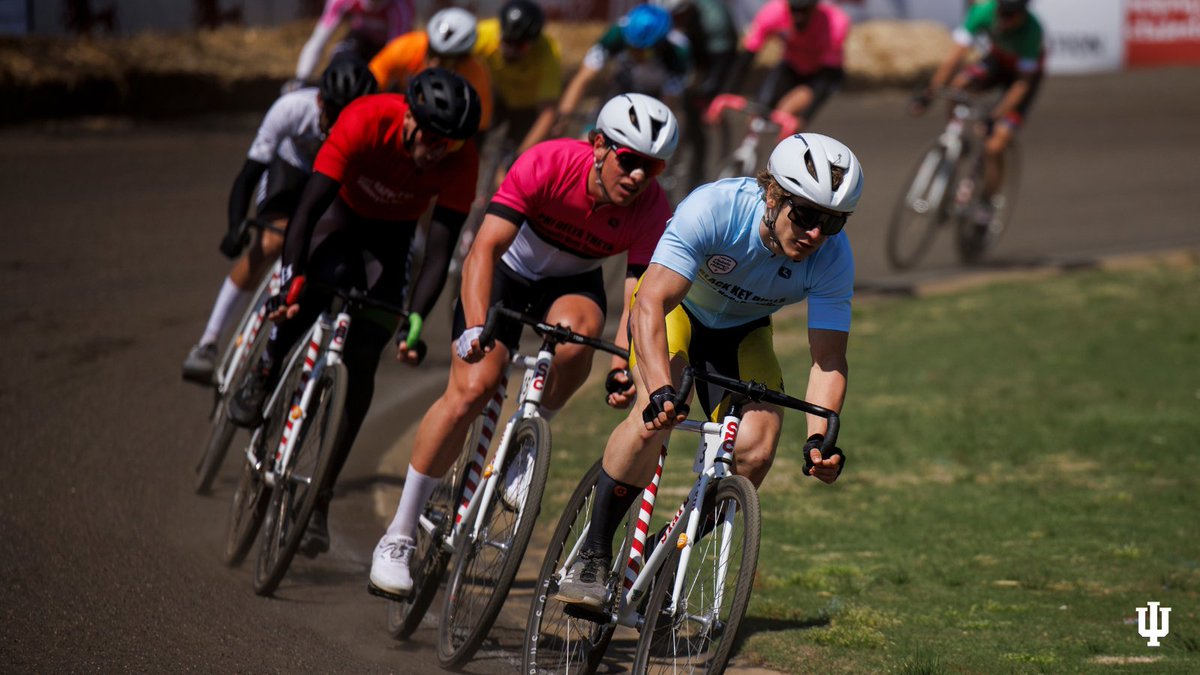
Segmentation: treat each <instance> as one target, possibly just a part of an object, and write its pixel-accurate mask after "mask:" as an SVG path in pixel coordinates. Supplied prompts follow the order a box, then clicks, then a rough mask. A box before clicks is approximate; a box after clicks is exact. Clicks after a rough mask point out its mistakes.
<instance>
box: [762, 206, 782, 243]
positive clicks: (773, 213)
mask: <svg viewBox="0 0 1200 675" xmlns="http://www.w3.org/2000/svg"><path fill="white" fill-rule="evenodd" d="M777 218H779V207H775V208H771V207H770V206H768V207H767V210H766V211H765V212H763V218H762V222H763V225H766V226H767V241H769V242H770V243H771V245H772V246H773V247H775V248H776V249H779V252H780V253H783V244H782V243H780V241H779V237H777V236H775V220H776V219H777ZM771 253H772V254H774V251H772V252H771Z"/></svg>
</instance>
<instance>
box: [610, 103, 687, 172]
mask: <svg viewBox="0 0 1200 675" xmlns="http://www.w3.org/2000/svg"><path fill="white" fill-rule="evenodd" d="M596 130H597V131H599V132H601V133H603V134H604V135H605V136H607V137H608V139H609V140H610V141H613V142H614V143H619V144H621V145H623V146H625V147H627V148H629V149H630V150H633V151H634V152H637V153H639V154H642V155H646V156H647V157H653V158H655V159H664V160H665V159H669V158H670V157H671V154H672V153H674V152H675V147H676V146H678V145H679V122H678V121H677V120H676V119H675V114H674V113H672V112H671V109H670V108H668V107H667V105H666V104H665V103H663V102H662V101H660V100H658V99H656V98H654V97H653V96H646V95H645V94H618V95H616V96H614V97H612V98H611V99H609V101H608V103H605V104H604V107H603V108H601V109H600V115H599V117H597V118H596Z"/></svg>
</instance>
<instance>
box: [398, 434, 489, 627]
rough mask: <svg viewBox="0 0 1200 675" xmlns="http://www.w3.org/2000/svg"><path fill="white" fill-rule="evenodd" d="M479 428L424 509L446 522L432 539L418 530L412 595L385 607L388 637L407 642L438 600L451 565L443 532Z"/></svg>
mask: <svg viewBox="0 0 1200 675" xmlns="http://www.w3.org/2000/svg"><path fill="white" fill-rule="evenodd" d="M481 428H482V418H476V420H475V422H474V423H473V424H472V425H471V430H470V431H468V432H467V439H466V441H464V442H463V451H462V452H461V453H459V456H458V461H457V462H455V464H454V467H453V468H452V469H451V470H450V473H448V474H446V475H445V476H444V477H443V478H442V483H441V484H440V485H439V486H438V487H437V488H436V489H435V490H434V494H433V496H431V497H430V499H429V503H428V504H427V505H426V507H425V514H426V516H430V515H433V513H432V512H435V511H436V510H438V509H444V510H445V513H444V516H443V517H444V518H445V520H443V521H442V523H441V524H439V527H438V529H436V530H434V532H433V535H434V536H430V534H429V533H427V532H425V530H424V529H423V528H421V527H420V526H418V527H417V550H416V551H415V552H414V553H413V560H414V561H417V565H414V567H413V570H414V574H413V588H412V594H411V595H410V596H409V597H408V598H407V599H405V600H391V601H389V602H388V603H387V605H388V607H387V612H388V614H387V620H388V634H389V635H391V636H392V638H394V639H396V640H407V639H408V637H409V636H410V635H412V634H413V632H415V631H416V630H417V628H418V627H420V625H421V620H422V619H424V618H425V613H426V612H428V611H429V606H430V605H431V604H433V599H434V598H435V597H437V592H438V588H439V587H440V586H441V582H442V577H443V576H445V574H446V564H447V563H449V562H450V553H449V552H448V551H446V550H445V549H444V548H443V547H442V537H443V536H444V532H445V530H446V529H448V528H449V527H451V526H452V525H453V523H451V522H450V521H449V519H450V518H452V517H453V514H454V512H455V510H456V509H457V508H458V504H459V501H460V500H461V498H462V494H463V488H464V486H465V485H466V468H467V464H468V463H469V462H470V461H471V456H472V454H473V453H472V451H473V450H474V447H473V446H474V445H475V444H476V443H478V442H479V433H480V429H481ZM481 468H482V467H481ZM443 488H445V490H446V492H445V494H446V499H445V500H444V501H445V503H441V502H442V500H440V499H439V494H438V493H439V491H442V490H443Z"/></svg>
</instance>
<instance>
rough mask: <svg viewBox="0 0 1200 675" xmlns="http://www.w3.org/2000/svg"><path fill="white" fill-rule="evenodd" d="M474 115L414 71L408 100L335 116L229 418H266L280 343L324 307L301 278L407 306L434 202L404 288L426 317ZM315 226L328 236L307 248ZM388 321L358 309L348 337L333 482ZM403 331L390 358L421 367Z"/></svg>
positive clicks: (365, 102) (473, 165)
mask: <svg viewBox="0 0 1200 675" xmlns="http://www.w3.org/2000/svg"><path fill="white" fill-rule="evenodd" d="M479 114H480V113H479V95H478V94H477V93H476V92H475V90H474V89H473V88H472V87H471V85H470V84H468V83H467V81H466V80H464V79H463V78H461V77H459V76H458V75H456V74H454V73H452V72H450V71H448V70H445V69H442V68H431V69H429V70H426V71H424V72H422V73H420V74H419V75H417V76H416V77H415V78H413V79H412V80H411V81H410V82H409V86H408V94H407V96H400V95H398V94H376V95H374V96H365V97H363V98H360V99H358V100H357V101H355V102H354V103H352V104H350V105H349V106H347V107H346V109H345V110H344V111H342V114H341V117H340V118H339V119H338V123H337V124H336V125H334V127H333V129H332V131H331V132H330V135H329V138H328V139H327V140H326V141H325V144H324V145H323V146H322V148H321V151H320V153H319V154H318V155H317V159H316V162H315V164H314V167H313V169H314V171H313V176H312V178H311V179H309V182H308V185H307V186H305V189H304V193H303V195H302V196H301V198H300V205H299V207H298V208H297V210H296V214H295V215H294V216H293V217H292V221H291V223H290V224H289V226H288V232H287V239H286V241H285V243H284V248H283V262H284V266H283V276H282V284H281V286H282V290H281V292H280V295H277V296H275V297H274V298H272V300H271V302H272V304H273V305H274V306H275V308H276V309H274V311H273V312H272V314H271V318H272V319H274V320H276V321H278V322H279V323H278V325H277V326H276V327H275V329H274V330H273V331H272V334H271V339H270V342H269V343H268V345H267V349H266V353H265V354H264V356H263V362H262V364H261V367H260V368H259V369H257V371H256V372H255V373H253V374H252V376H251V377H250V378H249V379H248V381H247V383H246V384H245V385H244V386H243V387H242V388H241V389H240V390H239V391H238V392H237V394H236V395H235V396H234V397H233V399H232V400H231V401H230V405H229V417H230V419H232V420H233V421H234V422H235V423H237V424H239V425H241V426H247V427H253V426H256V425H257V424H258V423H260V422H261V421H262V408H263V404H264V402H265V399H266V397H267V396H268V395H269V393H270V392H271V390H272V389H273V388H274V386H275V383H276V382H277V380H278V377H279V371H280V370H281V368H282V365H283V362H284V360H285V356H286V355H287V353H288V350H289V349H290V348H291V346H292V345H293V344H294V343H295V342H296V340H298V339H299V338H300V337H301V336H302V335H303V334H304V332H305V330H307V328H308V327H309V326H310V325H312V322H313V321H314V320H315V319H316V317H317V315H318V314H319V313H320V311H321V309H322V308H323V307H326V306H328V298H327V297H324V296H323V294H322V293H321V292H320V291H319V290H318V289H317V288H316V287H314V288H311V289H308V290H306V289H305V280H306V278H311V279H312V280H313V281H319V282H321V285H333V284H337V285H351V286H354V287H358V288H367V289H368V290H367V295H368V297H371V298H375V299H378V300H381V301H384V302H388V303H392V304H400V303H401V302H403V301H404V298H405V295H406V293H405V291H406V287H407V285H408V269H407V267H408V255H409V246H410V243H411V241H412V237H413V232H414V231H415V229H416V225H417V219H418V218H419V217H420V216H421V214H422V213H423V212H424V211H425V210H426V209H427V208H428V207H429V205H430V204H431V203H436V205H435V207H434V209H433V221H432V223H431V224H430V229H429V236H428V238H427V240H426V241H427V244H426V246H427V248H426V251H425V262H424V264H423V265H422V267H421V273H420V276H419V277H418V278H417V280H416V282H415V283H414V284H413V289H412V292H411V293H409V294H408V295H409V296H410V301H409V305H408V306H409V307H410V308H411V311H412V312H413V313H415V314H417V315H420V316H425V315H427V314H428V313H429V311H430V310H431V309H432V308H433V305H434V303H435V302H436V301H437V298H438V295H439V294H440V293H441V289H442V287H443V286H444V285H445V282H446V268H447V265H448V264H449V262H450V256H451V254H452V253H453V250H454V243H455V241H456V240H457V239H458V233H459V230H460V229H461V227H462V224H463V221H464V220H465V219H466V217H467V212H468V210H469V209H470V207H471V202H472V201H473V200H474V198H475V182H476V179H477V177H478V172H479V155H478V153H477V151H476V148H475V144H474V142H473V141H471V140H470V138H471V137H472V136H473V135H475V133H476V131H478V128H479ZM318 229H319V230H320V231H321V232H322V234H324V235H325V236H324V238H323V239H322V240H321V241H320V243H319V244H317V245H316V247H315V248H313V249H312V251H311V254H310V250H309V249H310V247H311V246H312V243H313V233H314V231H317V230H318ZM326 233H327V234H326ZM368 259H373V260H374V261H376V262H377V263H378V264H379V267H380V268H381V269H380V270H379V271H378V274H375V272H374V268H375V265H371V269H370V270H369V269H368V264H367V262H368ZM385 323H387V324H389V325H384V324H385ZM395 323H396V322H395V321H394V320H391V321H381V320H380V319H378V318H377V317H375V316H372V315H366V316H363V317H362V320H360V321H356V322H355V323H354V327H353V330H351V332H350V335H349V336H348V337H347V339H346V347H345V355H344V356H345V363H346V367H347V370H348V372H349V387H348V392H347V396H346V427H345V433H344V435H343V437H342V438H341V439H340V440H339V443H338V447H337V448H336V449H335V451H334V458H333V474H332V478H331V481H330V485H333V484H334V482H335V481H336V480H337V475H338V474H339V473H340V471H341V469H342V466H343V464H344V463H345V460H346V456H347V455H348V453H349V450H350V447H351V446H352V444H353V442H354V437H355V436H356V435H357V433H358V429H359V427H360V426H361V425H362V421H363V419H364V418H365V417H366V413H367V408H369V407H370V404H371V397H372V394H373V392H374V381H375V368H376V367H377V366H378V364H379V353H380V352H381V351H382V350H383V348H384V346H385V345H386V344H387V341H388V339H389V338H390V337H391V335H392V334H393V332H394V331H395V329H396V325H395ZM401 335H402V337H401V340H400V341H399V351H398V352H397V358H398V359H400V360H402V361H404V362H406V363H407V364H409V365H417V364H418V363H420V361H421V359H422V357H423V355H424V345H422V344H413V345H410V344H407V342H406V341H405V338H404V337H403V336H406V335H407V331H406V330H405V331H403V332H402V333H401ZM329 496H330V495H322V498H321V499H320V500H319V502H318V504H317V508H316V510H315V511H314V512H313V519H312V521H311V522H310V524H309V528H308V531H307V532H306V533H305V538H304V540H302V542H301V550H302V551H303V552H305V553H306V554H307V555H310V556H311V555H316V554H317V553H320V552H323V551H326V550H328V549H329V531H328V525H327V523H326V515H327V512H328V504H329Z"/></svg>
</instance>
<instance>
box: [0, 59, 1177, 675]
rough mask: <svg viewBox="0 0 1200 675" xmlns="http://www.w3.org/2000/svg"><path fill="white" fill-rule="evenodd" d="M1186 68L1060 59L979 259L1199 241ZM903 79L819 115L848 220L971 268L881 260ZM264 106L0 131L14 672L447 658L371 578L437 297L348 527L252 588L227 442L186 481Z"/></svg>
mask: <svg viewBox="0 0 1200 675" xmlns="http://www.w3.org/2000/svg"><path fill="white" fill-rule="evenodd" d="M1197 91H1200V70H1196V69H1168V70H1156V71H1141V72H1133V73H1126V74H1120V75H1105V76H1092V77H1080V78H1057V79H1051V80H1049V81H1047V82H1046V83H1045V86H1044V88H1043V90H1042V93H1041V98H1040V100H1039V102H1038V105H1037V107H1036V108H1035V110H1034V114H1033V117H1032V120H1031V121H1030V123H1029V125H1028V129H1027V130H1026V132H1025V133H1024V134H1023V136H1022V144H1023V149H1024V164H1023V171H1024V177H1023V182H1022V197H1021V200H1020V204H1019V206H1018V208H1017V216H1016V223H1015V225H1014V227H1013V229H1012V230H1011V231H1010V232H1009V234H1008V235H1006V238H1005V239H1004V240H1003V241H1002V242H1001V245H1000V247H999V250H998V251H996V254H995V256H994V257H993V259H992V261H991V262H990V263H989V264H990V265H991V266H994V267H996V268H1001V269H1005V268H1014V267H1016V268H1022V267H1027V266H1040V265H1046V264H1078V263H1081V262H1086V261H1088V260H1091V259H1094V258H1096V257H1098V256H1104V255H1110V254H1119V253H1129V252H1140V251H1157V250H1163V249H1179V248H1189V249H1195V248H1197V247H1200V227H1197V219H1196V215H1195V208H1196V189H1197V179H1198V177H1200V153H1198V152H1197V148H1200V124H1197V122H1196V121H1197V120H1200V97H1197V95H1196V92H1197ZM905 98H906V96H905V94H904V93H903V92H886V93H855V92H850V93H846V94H843V95H841V96H840V97H839V98H836V99H835V100H834V101H833V102H832V103H831V104H830V105H829V106H828V108H827V109H826V110H825V111H824V112H823V114H822V115H821V117H820V118H819V119H818V121H817V124H816V126H815V127H814V130H818V131H822V132H824V133H828V134H830V135H833V136H835V137H837V138H840V139H841V140H843V141H845V142H846V143H847V144H848V145H849V146H850V147H851V148H852V149H854V150H855V151H856V153H857V154H858V155H859V157H860V158H861V160H862V162H863V164H864V167H865V170H866V176H867V184H866V197H865V199H864V201H863V204H862V206H861V208H860V210H859V212H858V213H857V214H856V215H855V216H854V217H853V218H852V219H851V221H850V224H849V226H848V228H847V230H848V232H849V233H850V236H851V239H852V241H853V243H854V247H855V253H856V258H857V264H858V277H859V280H860V283H861V284H863V286H864V287H866V288H871V287H876V288H878V287H884V288H904V287H905V286H907V285H909V284H912V283H918V282H922V281H925V280H928V279H937V278H945V277H949V276H953V275H955V274H958V273H959V271H960V269H959V268H958V267H957V265H956V263H955V260H954V257H953V254H952V252H951V247H950V242H949V240H948V238H946V239H943V240H939V241H938V242H937V244H936V245H935V250H934V251H932V253H931V255H930V256H929V258H928V259H927V260H926V262H925V263H924V265H923V266H922V267H920V268H919V269H918V270H917V271H915V272H912V273H909V274H906V275H903V276H897V275H891V274H889V272H888V270H887V269H886V266H885V262H884V255H883V239H882V235H883V228H884V226H885V224H886V221H887V217H888V214H889V213H890V209H891V207H892V204H893V202H894V201H895V199H896V196H897V194H898V192H899V190H900V189H901V183H902V181H903V180H905V178H906V177H907V175H908V172H909V170H910V168H911V166H912V165H913V163H914V162H915V161H916V159H917V155H918V153H919V152H920V150H921V149H922V148H923V147H924V146H925V145H926V144H927V143H928V142H929V141H930V140H932V139H933V138H934V136H935V135H936V133H937V131H938V129H939V127H940V121H939V119H938V117H939V116H938V115H933V114H931V115H929V116H927V117H925V118H923V119H920V120H913V119H908V118H906V117H904V116H903V112H902V110H903V104H904V101H905ZM257 121H258V120H257V117H256V116H235V117H220V118H214V117H206V118H199V119H188V120H176V121H170V122H155V123H128V122H121V121H112V120H100V121H84V122H70V123H61V124H55V125H36V126H27V127H21V128H10V129H5V130H0V157H2V158H3V159H2V161H0V194H2V195H3V199H2V204H3V207H2V209H3V210H2V212H0V213H2V215H0V221H2V223H3V225H2V226H0V237H2V240H3V245H2V246H0V283H2V287H3V288H4V292H3V295H2V296H0V309H2V310H3V311H2V313H0V316H3V317H4V323H3V325H2V327H0V350H2V353H3V354H4V355H5V357H6V366H5V368H4V374H3V379H2V380H0V428H2V429H3V432H4V437H5V438H7V439H8V442H6V443H4V444H3V446H2V447H0V462H2V464H0V466H3V473H2V474H0V475H2V476H3V480H2V488H0V581H2V582H3V588H4V589H5V595H6V597H5V599H4V601H3V602H2V603H0V606H2V607H3V609H2V610H0V612H2V616H3V618H2V624H0V626H2V627H0V663H2V664H4V665H3V669H4V670H6V671H12V672H58V671H92V670H102V671H117V670H120V671H133V672H164V671H181V670H189V671H202V672H234V671H238V672H247V671H249V672H274V671H305V672H334V671H341V672H385V671H393V672H429V671H433V670H435V669H436V659H435V657H434V650H433V640H434V639H435V633H434V631H433V630H430V629H423V630H422V631H420V632H419V633H418V634H417V635H416V637H415V640H414V641H412V642H410V643H407V644H400V643H396V642H394V641H392V640H391V639H389V637H388V635H387V632H386V625H385V615H384V604H383V602H382V601H380V600H378V599H377V598H374V597H371V596H368V595H367V593H366V592H365V588H364V587H365V583H366V575H367V569H368V566H369V561H370V553H371V550H372V548H373V546H374V544H375V541H376V540H377V538H378V537H379V535H380V534H381V533H382V530H383V528H384V526H385V523H384V522H383V520H382V518H381V517H380V516H379V515H377V512H376V508H375V504H374V500H373V494H374V492H375V488H377V487H378V486H381V485H397V484H399V483H400V480H401V479H400V477H399V476H397V475H393V474H390V473H385V474H381V473H380V471H379V469H378V467H379V466H380V458H381V455H382V454H383V453H384V452H385V451H386V450H387V449H388V448H389V447H390V446H391V445H392V442H393V441H394V440H395V439H396V438H397V437H398V436H399V435H400V434H401V433H402V432H403V430H404V429H405V428H406V427H407V426H408V424H409V423H410V422H412V421H413V418H414V415H416V414H419V413H420V412H422V411H423V409H424V406H425V401H428V400H430V393H431V392H434V393H436V390H437V389H438V387H439V386H440V385H441V383H442V381H443V379H442V378H443V377H444V368H445V364H446V363H447V358H448V357H447V350H446V349H445V348H444V347H443V346H442V345H445V343H446V340H447V337H446V332H447V331H446V321H445V318H444V316H445V312H444V308H445V306H446V304H447V300H448V299H447V298H446V297H445V296H443V301H442V303H441V307H442V309H443V312H442V315H441V316H442V318H441V319H436V318H435V319H433V320H431V322H430V325H431V332H432V344H433V345H434V349H433V350H432V352H433V353H432V355H431V358H430V360H429V361H430V362H429V364H428V366H427V367H424V368H422V369H421V370H420V371H410V370H408V369H407V368H405V367H403V366H399V365H397V364H394V363H390V362H387V363H384V364H383V365H381V367H380V376H379V377H380V386H379V388H378V389H377V400H376V404H377V405H376V407H375V408H374V409H373V411H372V414H371V417H370V418H369V421H368V426H367V428H366V429H365V431H364V434H363V435H362V437H361V438H360V442H359V444H358V447H357V448H356V450H355V453H354V456H353V457H352V459H351V463H350V465H349V466H348V468H347V470H346V472H345V473H344V474H343V483H342V485H341V489H340V491H339V498H338V499H337V500H336V501H335V502H334V506H333V511H332V516H331V528H332V530H333V547H334V548H333V551H332V552H331V553H330V554H328V555H325V556H322V557H320V558H318V559H316V560H314V561H309V560H306V559H302V558H297V560H296V562H295V563H294V564H293V566H292V570H291V573H290V574H289V576H288V577H287V579H285V581H284V583H283V585H282V586H281V588H280V590H279V591H278V593H277V597H276V598H274V599H262V598H258V597H256V596H255V595H254V594H253V592H252V590H251V583H250V573H249V571H248V566H247V567H243V568H241V569H228V568H226V567H225V566H224V565H223V564H222V563H221V558H220V551H221V547H222V542H223V537H224V531H225V524H226V516H227V511H228V502H229V498H230V495H231V492H232V482H233V475H234V474H233V470H232V462H228V463H227V465H226V467H225V469H226V470H225V472H224V474H223V475H222V476H221V477H220V478H219V479H218V482H217V484H216V487H215V490H214V494H213V495H212V496H210V497H203V498H202V497H197V496H195V495H193V494H192V490H191V483H192V473H191V469H192V466H193V463H194V461H195V459H196V457H197V453H198V450H199V447H200V444H201V442H202V441H203V440H204V435H205V431H206V421H205V414H206V412H207V405H208V402H209V401H208V394H207V392H205V391H202V390H201V389H199V388H197V387H194V386H190V385H185V384H183V383H182V382H181V381H180V378H179V364H180V362H181V361H182V359H183V356H184V355H185V353H186V351H187V349H188V347H189V346H190V345H191V344H192V343H193V342H194V340H195V339H196V338H197V337H198V336H199V333H200V331H201V329H202V327H203V323H204V320H205V317H206V315H207V312H208V308H209V306H210V303H211V302H212V299H213V297H214V295H215V293H216V291H217V289H218V287H219V284H220V281H221V278H222V275H223V274H224V273H225V272H226V269H227V263H226V262H225V261H224V259H223V258H221V256H220V255H219V254H218V253H217V250H216V249H217V242H218V240H219V238H220V236H221V234H222V231H223V228H224V224H223V221H224V218H225V216H224V213H225V205H226V200H227V197H228V189H229V186H230V184H231V182H232V180H233V177H234V174H235V173H236V172H237V170H238V168H239V167H240V165H241V162H242V157H243V156H244V153H245V151H246V148H247V147H248V145H249V143H250V140H251V138H252V136H253V132H254V128H255V125H256V124H257ZM851 396H853V392H851ZM414 404H415V405H414ZM389 507H390V505H389ZM252 555H253V554H252ZM252 561H253V559H252V558H251V561H250V562H251V563H252ZM512 602H513V603H520V602H524V601H523V600H522V599H520V598H515V599H514V600H513V601H512ZM513 613H514V614H515V615H517V616H523V614H524V609H523V607H515V608H514V612H513ZM510 624H511V622H510V623H509V624H506V625H505V626H501V627H498V629H497V631H496V633H495V635H498V636H499V642H498V643H497V646H498V648H499V649H490V650H487V651H485V653H484V654H482V655H481V658H480V659H479V660H478V661H476V662H475V663H473V664H471V665H470V666H468V669H467V670H468V672H499V671H505V672H510V671H515V670H516V665H514V664H515V663H516V662H515V661H514V659H515V658H516V656H515V652H514V651H513V648H514V647H515V646H516V645H517V642H516V641H517V640H518V639H519V636H520V626H517V625H510Z"/></svg>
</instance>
